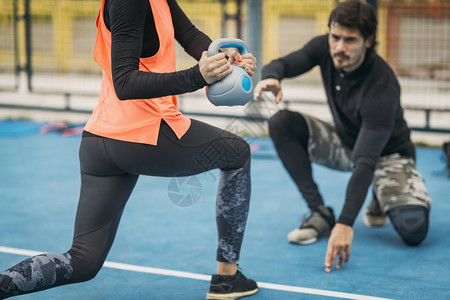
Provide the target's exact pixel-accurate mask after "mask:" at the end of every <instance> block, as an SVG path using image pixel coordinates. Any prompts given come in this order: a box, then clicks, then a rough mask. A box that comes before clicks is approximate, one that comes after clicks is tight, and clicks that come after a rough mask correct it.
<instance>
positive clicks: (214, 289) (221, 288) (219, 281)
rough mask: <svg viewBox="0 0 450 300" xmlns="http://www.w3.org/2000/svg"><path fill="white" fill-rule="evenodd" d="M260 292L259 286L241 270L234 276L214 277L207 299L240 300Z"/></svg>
mask: <svg viewBox="0 0 450 300" xmlns="http://www.w3.org/2000/svg"><path fill="white" fill-rule="evenodd" d="M257 292H258V285H257V284H256V282H255V281H254V280H251V279H248V278H247V277H245V276H244V274H242V273H241V272H240V271H239V270H237V271H236V274H234V275H213V276H212V278H211V284H210V286H209V292H208V293H207V294H206V299H230V300H231V299H240V298H242V297H246V296H251V295H254V294H256V293H257Z"/></svg>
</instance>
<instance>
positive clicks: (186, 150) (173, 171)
mask: <svg viewBox="0 0 450 300" xmlns="http://www.w3.org/2000/svg"><path fill="white" fill-rule="evenodd" d="M80 167H81V192H80V199H79V203H78V210H77V214H76V220H75V232H74V239H73V244H72V247H71V249H70V250H69V251H68V252H67V253H64V254H62V255H58V254H43V255H38V256H35V257H32V258H29V259H26V260H24V261H22V262H21V263H19V264H17V265H16V266H14V267H12V268H10V269H8V270H6V271H5V272H3V273H0V299H1V298H6V297H10V296H14V295H19V294H25V293H30V292H35V291H39V290H44V289H48V288H51V287H55V286H58V285H63V284H69V283H74V282H81V281H86V280H89V279H91V278H93V277H95V275H96V274H97V273H98V271H99V270H100V268H101V267H102V265H103V263H104V261H105V259H106V256H107V255H108V252H109V250H110V248H111V245H112V243H113V240H114V237H115V234H116V231H117V227H118V225H119V221H120V218H121V216H122V212H123V209H124V207H125V204H126V202H127V200H128V198H129V196H130V195H131V192H132V191H133V188H134V186H135V184H136V182H137V179H138V177H139V175H140V174H143V175H153V176H190V175H195V174H199V173H202V172H205V171H208V170H211V169H216V168H219V169H221V170H222V172H221V179H220V182H219V188H218V194H217V200H216V221H217V228H218V235H219V246H218V250H217V260H218V261H220V262H236V261H237V260H238V259H239V252H240V248H241V244H242V239H243V235H244V230H243V229H244V228H245V225H246V221H247V215H248V208H249V199H250V148H249V146H248V144H247V143H246V142H245V141H244V140H243V139H242V138H240V137H238V136H236V135H234V134H232V133H230V132H227V131H224V130H221V129H218V128H216V127H213V126H210V125H208V124H205V123H202V122H199V121H196V120H192V124H191V126H190V128H189V130H188V132H187V133H186V134H185V135H184V136H183V137H182V138H181V139H180V140H178V138H177V137H176V135H175V134H174V133H173V131H172V130H171V129H170V127H169V126H168V125H167V124H166V123H165V122H162V124H161V129H160V135H159V138H158V145H157V146H152V145H146V144H137V143H129V142H123V141H118V140H113V139H109V138H104V137H100V136H96V135H93V134H90V133H87V132H85V133H83V138H82V141H81V146H80ZM30 270H31V271H30Z"/></svg>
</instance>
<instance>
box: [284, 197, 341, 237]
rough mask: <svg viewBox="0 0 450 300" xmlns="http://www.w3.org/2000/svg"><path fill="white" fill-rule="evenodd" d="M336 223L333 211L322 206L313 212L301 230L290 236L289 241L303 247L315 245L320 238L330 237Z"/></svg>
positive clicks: (294, 231)
mask: <svg viewBox="0 0 450 300" xmlns="http://www.w3.org/2000/svg"><path fill="white" fill-rule="evenodd" d="M335 223H336V221H335V219H334V214H333V209H332V208H331V207H325V206H323V205H321V206H319V207H318V208H317V210H315V211H312V212H311V214H310V215H309V216H308V217H307V218H306V219H305V220H304V221H303V222H302V224H301V225H300V228H297V229H294V230H292V231H291V232H290V233H289V234H288V236H287V238H288V241H289V242H291V243H295V244H301V245H306V244H311V243H314V242H315V241H317V240H318V239H319V238H322V237H326V236H328V235H330V232H331V229H332V228H333V227H334V224H335Z"/></svg>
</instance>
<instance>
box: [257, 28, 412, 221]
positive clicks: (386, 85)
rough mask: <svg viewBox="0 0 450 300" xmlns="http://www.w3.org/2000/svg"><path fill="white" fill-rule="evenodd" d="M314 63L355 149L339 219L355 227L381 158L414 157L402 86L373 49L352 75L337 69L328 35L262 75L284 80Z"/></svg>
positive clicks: (349, 144) (340, 128)
mask: <svg viewBox="0 0 450 300" xmlns="http://www.w3.org/2000/svg"><path fill="white" fill-rule="evenodd" d="M315 66H320V70H321V75H322V79H323V84H324V87H325V91H326V95H327V100H328V105H329V107H330V110H331V113H332V116H333V120H334V123H335V126H336V130H337V134H338V135H339V137H340V138H341V140H342V142H343V143H344V144H345V145H346V146H347V147H349V148H350V149H352V161H353V164H354V167H353V170H352V176H351V177H350V180H349V182H348V185H347V191H346V198H345V203H344V207H343V209H342V212H341V215H340V216H339V218H338V223H342V224H346V225H349V226H353V223H354V221H355V219H356V217H357V215H358V213H359V211H360V209H361V206H362V204H363V203H364V199H365V197H366V195H367V191H368V188H369V186H370V184H371V182H372V179H373V173H374V170H375V166H376V163H377V161H378V158H379V157H380V156H383V155H388V154H392V153H399V154H400V155H403V156H407V157H412V158H414V157H415V149H414V146H413V144H412V142H411V140H410V130H409V128H408V126H407V124H406V122H405V120H404V117H403V109H402V107H401V105H400V85H399V83H398V81H397V78H396V76H395V74H394V72H393V71H392V69H391V68H390V67H389V65H388V64H387V63H386V62H385V61H384V60H383V59H382V58H381V57H379V56H378V55H377V54H374V53H372V54H369V53H367V55H366V57H365V60H364V62H363V63H362V65H361V66H360V67H359V68H358V69H357V70H355V71H353V72H351V73H349V74H345V73H343V72H342V71H338V70H336V68H335V67H334V65H333V61H332V58H331V55H330V50H329V45H328V35H323V36H319V37H316V38H314V39H312V40H311V41H310V42H309V43H307V44H306V45H305V46H304V47H303V48H302V49H300V50H298V51H295V52H293V53H291V54H288V55H287V56H285V57H282V58H280V59H277V60H274V61H272V62H271V63H270V64H268V65H267V66H265V67H264V68H263V70H262V79H266V78H275V79H278V80H280V81H281V80H282V79H283V78H289V77H295V76H298V75H301V74H303V73H305V72H307V71H309V70H311V69H312V68H313V67H315Z"/></svg>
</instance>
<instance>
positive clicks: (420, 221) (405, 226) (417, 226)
mask: <svg viewBox="0 0 450 300" xmlns="http://www.w3.org/2000/svg"><path fill="white" fill-rule="evenodd" d="M388 214H389V217H390V219H391V222H392V225H393V226H394V228H395V230H396V231H397V233H398V234H399V235H400V237H401V238H402V240H403V241H404V242H405V243H406V244H407V245H409V246H417V245H419V244H420V243H421V242H422V241H423V240H424V239H425V238H426V236H427V233H428V223H429V209H427V208H426V207H423V206H419V205H404V206H398V207H394V208H391V209H390V210H389V211H388Z"/></svg>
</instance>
